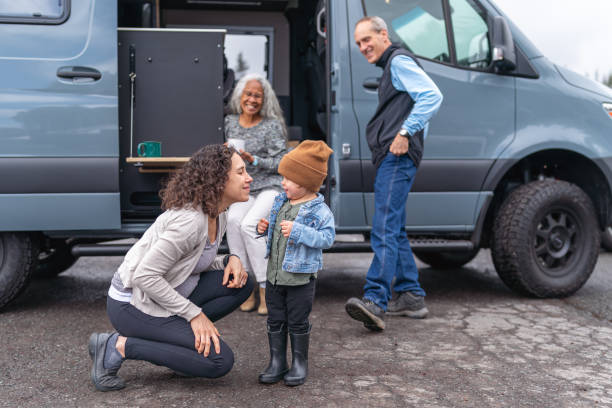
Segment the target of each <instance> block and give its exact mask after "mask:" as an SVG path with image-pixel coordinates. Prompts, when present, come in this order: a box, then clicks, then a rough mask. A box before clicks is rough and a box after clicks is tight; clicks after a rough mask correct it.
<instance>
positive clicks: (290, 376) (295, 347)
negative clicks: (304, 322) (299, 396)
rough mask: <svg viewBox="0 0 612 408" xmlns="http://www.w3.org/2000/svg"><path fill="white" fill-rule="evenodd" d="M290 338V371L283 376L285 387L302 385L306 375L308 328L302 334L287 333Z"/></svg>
mask: <svg viewBox="0 0 612 408" xmlns="http://www.w3.org/2000/svg"><path fill="white" fill-rule="evenodd" d="M289 337H290V338H291V355H292V360H291V361H292V362H291V370H289V372H288V373H287V374H286V375H285V378H284V380H285V385H289V386H295V385H301V384H304V381H306V376H307V375H308V342H309V339H310V327H309V328H308V331H307V332H306V333H303V334H297V333H289Z"/></svg>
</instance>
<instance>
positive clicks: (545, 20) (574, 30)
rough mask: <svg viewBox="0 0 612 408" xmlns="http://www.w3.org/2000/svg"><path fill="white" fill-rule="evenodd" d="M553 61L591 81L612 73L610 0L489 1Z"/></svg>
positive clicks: (611, 4)
mask: <svg viewBox="0 0 612 408" xmlns="http://www.w3.org/2000/svg"><path fill="white" fill-rule="evenodd" d="M493 1H494V2H495V4H497V5H498V6H499V7H500V8H501V9H502V10H503V11H504V13H505V14H506V15H507V16H508V17H510V19H511V20H512V21H513V22H514V23H515V24H516V25H517V26H518V27H519V28H520V29H521V31H522V32H523V33H524V34H525V35H526V36H527V37H529V39H530V40H531V41H532V42H533V43H534V44H535V46H536V47H537V48H538V49H539V50H540V51H541V52H542V53H543V54H544V55H546V56H547V57H548V58H549V59H550V60H552V61H553V62H555V63H557V64H559V65H562V66H565V67H567V68H569V69H571V70H572V71H576V72H578V73H580V74H587V75H588V76H589V77H591V78H593V77H594V76H595V71H598V72H599V77H600V78H601V77H603V76H604V75H606V76H607V74H609V73H610V72H612V0H581V1H573V0H493Z"/></svg>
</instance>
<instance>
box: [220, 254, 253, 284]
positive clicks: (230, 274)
mask: <svg viewBox="0 0 612 408" xmlns="http://www.w3.org/2000/svg"><path fill="white" fill-rule="evenodd" d="M248 277H249V275H248V274H247V272H246V271H245V270H244V268H243V267H242V262H240V259H239V258H238V257H237V256H230V257H229V259H228V261H227V266H226V267H225V269H224V271H223V283H222V284H223V286H227V287H228V288H232V289H235V288H241V287H243V286H244V285H245V284H246V281H247V279H248Z"/></svg>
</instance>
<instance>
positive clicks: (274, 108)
mask: <svg viewBox="0 0 612 408" xmlns="http://www.w3.org/2000/svg"><path fill="white" fill-rule="evenodd" d="M253 80H255V81H257V82H259V83H260V84H261V87H262V88H263V91H264V96H263V103H262V105H261V111H260V112H259V114H260V115H261V116H262V117H263V118H264V119H267V118H270V119H276V120H278V121H279V122H280V124H281V128H282V129H283V136H285V137H287V127H286V125H285V119H284V118H283V111H282V109H281V107H280V105H279V103H278V99H277V98H276V94H275V93H274V90H273V89H272V85H270V82H269V81H268V80H267V79H266V78H264V77H263V76H262V75H260V74H255V73H252V74H246V75H245V76H243V77H242V78H240V80H239V81H238V83H237V84H236V87H235V88H234V92H232V97H231V99H230V102H229V107H230V111H231V113H233V114H237V115H240V114H241V113H242V108H241V107H240V98H241V97H242V92H243V91H244V87H245V86H246V84H247V83H248V82H249V81H253Z"/></svg>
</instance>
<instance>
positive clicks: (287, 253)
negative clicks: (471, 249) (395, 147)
mask: <svg viewBox="0 0 612 408" xmlns="http://www.w3.org/2000/svg"><path fill="white" fill-rule="evenodd" d="M332 153H333V150H332V149H330V148H329V147H328V146H327V145H326V144H325V143H324V142H322V141H314V140H305V141H303V142H302V143H300V144H299V145H298V146H297V147H296V148H295V149H294V150H292V151H290V152H289V153H287V154H286V155H285V156H284V157H283V158H282V160H281V161H280V163H279V165H278V172H279V173H280V174H281V175H282V176H283V180H282V187H283V190H284V192H283V193H280V194H279V195H277V196H276V198H275V200H274V204H273V206H272V210H271V211H270V217H269V221H268V220H266V219H263V218H262V219H261V220H260V221H259V223H258V224H257V232H258V233H259V234H262V235H261V236H263V235H264V234H266V233H267V237H268V243H267V250H266V257H267V258H268V269H267V282H266V305H267V308H268V342H269V344H270V363H269V364H268V367H267V368H266V369H265V371H264V372H263V373H262V374H261V375H260V376H259V381H260V382H261V383H264V384H272V383H276V382H278V381H280V380H281V379H283V380H284V381H285V384H286V385H290V386H295V385H300V384H303V383H304V381H305V380H306V376H307V374H308V343H309V337H310V327H311V326H310V323H309V322H308V315H309V314H310V311H311V310H312V303H313V301H314V294H315V279H316V277H317V271H319V270H321V268H322V267H323V262H322V259H323V252H322V250H323V249H325V248H329V247H331V246H332V244H333V242H334V239H335V236H336V232H335V229H334V216H333V215H332V213H331V211H330V209H329V207H327V205H326V204H325V202H324V200H323V196H322V195H321V194H319V192H318V191H319V189H320V188H321V184H322V183H323V180H324V179H325V177H326V176H327V160H328V158H329V156H330V155H331V154H332ZM287 333H289V338H290V339H291V354H292V364H291V370H289V369H288V367H287Z"/></svg>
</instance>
